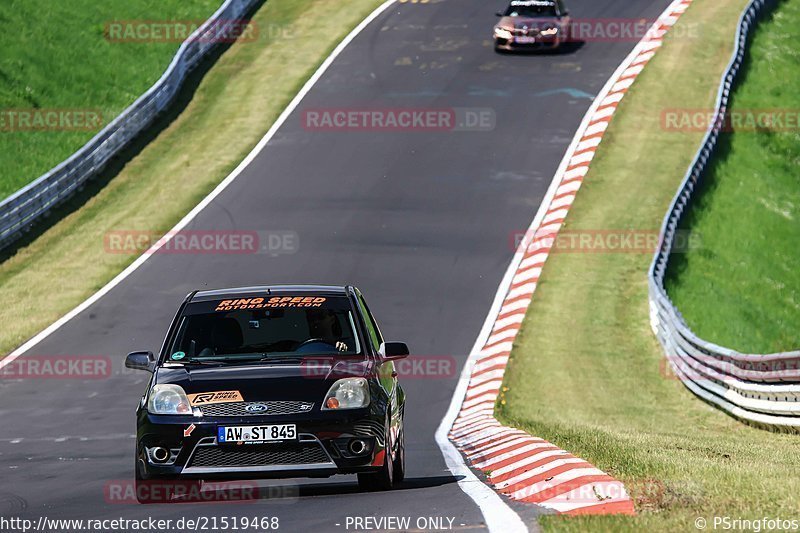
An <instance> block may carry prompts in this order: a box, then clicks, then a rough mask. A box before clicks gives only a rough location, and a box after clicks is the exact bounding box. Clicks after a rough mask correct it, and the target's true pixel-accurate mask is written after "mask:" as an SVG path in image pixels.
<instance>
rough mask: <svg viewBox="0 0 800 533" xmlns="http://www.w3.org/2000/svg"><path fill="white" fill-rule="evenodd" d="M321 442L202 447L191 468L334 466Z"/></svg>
mask: <svg viewBox="0 0 800 533" xmlns="http://www.w3.org/2000/svg"><path fill="white" fill-rule="evenodd" d="M330 462H331V460H330V458H329V457H328V454H327V453H326V452H325V450H324V449H323V448H322V444H320V443H319V442H318V441H309V442H297V443H291V444H269V445H241V446H231V447H228V446H198V447H197V448H196V449H195V453H194V455H192V458H191V461H190V463H189V465H188V467H189V468H235V467H259V466H292V465H307V464H324V463H330Z"/></svg>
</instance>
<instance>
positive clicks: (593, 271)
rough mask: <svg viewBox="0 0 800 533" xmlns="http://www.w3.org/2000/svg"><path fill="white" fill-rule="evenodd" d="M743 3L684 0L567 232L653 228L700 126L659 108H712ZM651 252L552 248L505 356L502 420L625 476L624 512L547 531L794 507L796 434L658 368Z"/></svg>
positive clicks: (672, 523)
mask: <svg viewBox="0 0 800 533" xmlns="http://www.w3.org/2000/svg"><path fill="white" fill-rule="evenodd" d="M746 4H747V1H746V0H732V1H729V2H713V1H708V0H696V1H695V2H694V3H693V4H692V5H691V7H690V8H689V9H688V11H687V12H686V14H685V15H684V16H683V17H682V18H681V20H680V21H679V22H678V24H679V25H684V28H693V31H692V32H691V33H692V34H693V35H696V36H697V37H696V38H687V37H686V32H680V33H682V36H681V37H678V38H675V37H674V35H675V34H674V33H673V34H671V35H668V36H667V38H666V41H665V44H664V47H663V48H662V49H661V50H660V51H659V53H658V54H657V55H656V57H655V58H654V59H653V61H652V62H651V63H650V64H649V65H648V66H647V68H646V69H645V70H644V72H643V73H642V75H641V77H640V78H639V79H638V80H637V82H636V83H635V84H634V85H633V87H632V89H631V91H630V92H629V93H628V95H627V96H626V97H625V99H624V100H623V101H622V104H621V106H620V108H619V110H618V112H617V115H616V116H615V118H614V120H613V122H612V124H611V126H610V128H609V130H608V133H607V134H606V138H605V140H604V141H603V144H602V145H601V146H600V149H599V151H598V152H597V156H596V157H595V159H594V161H593V163H592V168H591V170H590V172H589V174H588V175H587V177H586V180H585V182H584V185H583V188H582V189H581V191H580V193H579V194H578V197H577V199H576V202H575V204H574V206H573V207H572V210H571V212H570V214H569V217H568V219H567V225H566V227H567V228H568V229H569V230H573V231H579V230H582V229H583V230H607V229H611V230H616V229H627V230H643V231H652V230H657V229H658V228H659V227H660V225H661V221H662V219H663V216H664V213H665V212H666V210H667V207H668V205H669V202H670V201H671V199H672V197H673V195H674V193H675V191H676V188H677V186H678V184H679V182H680V179H681V178H682V176H683V175H684V173H685V170H686V167H687V166H688V164H689V162H690V160H691V158H692V157H693V156H694V154H695V152H696V151H697V148H698V146H699V143H700V141H701V138H702V133H699V132H698V133H674V132H670V131H665V130H664V129H663V128H662V127H661V124H660V115H661V110H663V109H676V108H690V109H711V108H712V107H713V104H714V99H715V96H716V91H717V87H718V84H719V79H720V76H721V74H722V72H723V70H724V68H725V66H726V64H727V62H728V60H729V59H730V55H731V52H732V49H733V35H734V31H735V28H736V23H737V19H738V17H739V15H740V13H741V12H742V10H743V9H744V7H745V5H746ZM651 259H652V256H651V255H650V254H649V253H647V254H633V253H619V254H613V253H608V254H597V253H594V254H592V253H586V254H578V253H572V254H566V253H565V254H555V255H552V256H551V257H550V259H549V261H548V263H547V265H546V266H545V268H544V272H543V275H542V277H541V280H540V282H539V288H538V290H537V293H536V297H535V298H534V302H533V304H532V307H531V310H530V312H529V313H528V315H527V317H526V319H525V323H524V325H523V329H522V332H521V333H520V336H519V337H518V339H517V342H516V346H515V348H514V350H513V353H512V359H511V362H510V363H509V369H508V372H507V376H506V383H505V385H506V386H507V387H508V391H507V392H505V396H504V400H503V401H501V402H500V405H499V406H498V416H499V418H500V419H501V420H502V421H503V422H504V423H505V424H509V425H513V426H516V427H520V428H523V429H525V430H527V431H529V432H531V433H532V434H534V435H537V436H539V437H543V438H546V439H549V440H550V441H552V442H554V443H555V444H557V445H558V446H561V447H563V448H565V449H567V450H570V451H571V452H572V453H575V454H577V455H579V456H581V457H583V458H585V459H587V460H589V461H591V462H592V463H594V464H596V465H597V466H598V467H600V468H602V469H604V470H605V471H607V472H609V473H611V474H612V475H615V476H617V477H618V478H619V479H621V480H622V481H624V482H625V483H626V484H627V485H628V487H629V489H630V490H631V492H632V495H633V497H634V500H635V503H636V508H637V510H638V515H637V516H635V517H622V516H605V517H603V516H594V517H558V516H551V517H544V518H543V519H542V521H541V522H542V525H543V527H544V528H545V529H546V530H557V531H598V530H600V531H603V530H613V531H626V530H627V531H651V530H655V531H677V530H695V526H694V524H695V519H696V518H697V517H704V518H706V519H708V520H709V522H708V524H709V528H710V527H711V525H710V524H711V523H712V522H711V517H713V516H715V515H717V516H730V517H748V518H758V519H760V518H761V517H763V516H785V517H793V516H794V515H795V514H796V512H797V498H796V494H797V493H798V491H800V478H798V477H797V476H796V475H795V474H794V472H796V471H797V469H798V467H800V456H799V455H798V451H800V439H798V438H797V437H795V436H790V435H780V434H772V433H768V432H765V431H760V430H756V429H753V428H751V427H748V426H745V425H743V424H740V423H739V422H736V421H735V420H733V419H731V418H729V417H728V416H727V415H725V414H723V413H722V412H720V411H718V410H716V409H714V408H712V407H710V406H708V405H707V404H705V403H703V402H701V401H700V400H698V399H697V398H696V397H695V396H693V395H692V394H691V393H690V392H689V391H688V390H686V389H685V388H684V386H683V385H682V384H681V383H680V382H678V381H676V380H675V379H672V378H671V377H670V376H669V374H666V373H665V372H663V371H662V369H663V368H664V363H663V360H664V356H663V355H662V352H661V348H660V346H659V344H658V342H657V341H656V340H655V338H654V336H653V334H652V331H651V330H650V327H649V313H648V297H647V276H646V272H647V268H648V266H649V263H650V261H651Z"/></svg>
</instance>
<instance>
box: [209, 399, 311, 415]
mask: <svg viewBox="0 0 800 533" xmlns="http://www.w3.org/2000/svg"><path fill="white" fill-rule="evenodd" d="M254 405H266V406H267V410H266V411H261V412H252V411H248V410H247V408H248V407H250V406H254ZM313 408H314V404H313V403H312V402H297V401H277V402H232V403H215V404H211V405H204V406H203V407H201V408H200V410H201V411H202V412H203V416H279V415H296V414H300V413H309V412H311V410H312V409H313Z"/></svg>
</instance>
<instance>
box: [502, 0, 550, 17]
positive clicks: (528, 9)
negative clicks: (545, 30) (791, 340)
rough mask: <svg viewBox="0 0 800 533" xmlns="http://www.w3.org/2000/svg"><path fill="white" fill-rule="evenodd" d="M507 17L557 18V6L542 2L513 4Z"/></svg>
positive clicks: (534, 0)
mask: <svg viewBox="0 0 800 533" xmlns="http://www.w3.org/2000/svg"><path fill="white" fill-rule="evenodd" d="M505 16H507V17H557V16H558V13H557V12H556V6H555V4H552V3H550V2H541V1H536V0H532V1H527V2H525V1H523V2H511V5H510V6H508V9H507V10H506V15H505Z"/></svg>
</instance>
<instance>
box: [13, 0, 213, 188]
mask: <svg viewBox="0 0 800 533" xmlns="http://www.w3.org/2000/svg"><path fill="white" fill-rule="evenodd" d="M8 2H10V4H9V3H8ZM220 5H222V0H189V1H186V0H161V1H159V2H150V1H147V0H106V1H103V2H97V1H94V0H59V1H56V2H54V1H52V0H8V1H7V2H4V5H3V9H2V13H0V49H2V50H3V54H2V56H0V110H3V111H5V110H18V111H25V110H28V111H29V110H33V109H39V110H47V109H73V110H87V109H89V110H97V111H99V112H100V114H101V115H102V124H99V127H96V128H91V130H87V131H71V130H69V129H63V130H61V131H59V130H58V128H56V129H53V130H51V131H24V128H19V129H18V128H17V127H16V126H15V125H14V124H13V123H12V122H11V120H12V119H11V117H10V116H8V115H6V113H5V112H4V113H3V116H2V120H3V124H2V125H0V168H2V169H3V172H2V174H0V199H1V198H5V197H7V196H9V195H10V194H12V193H14V192H16V191H17V190H18V189H19V188H20V187H22V186H24V185H27V184H28V183H29V182H31V181H33V180H34V179H35V178H38V177H39V176H41V175H42V174H44V173H45V172H47V171H48V170H50V169H51V168H53V167H54V166H56V165H57V164H58V163H60V162H61V161H63V160H64V159H66V158H67V157H69V156H70V155H72V153H73V152H75V151H76V150H77V149H78V148H80V147H81V146H83V145H84V144H85V143H86V142H87V141H88V140H89V139H91V138H92V137H93V136H94V135H95V134H96V133H97V132H98V131H100V129H101V128H102V126H103V125H104V124H107V123H108V122H110V121H111V120H112V119H113V118H114V117H116V116H117V115H119V113H120V112H121V111H122V110H123V109H125V108H126V107H127V106H129V105H130V104H132V103H133V102H134V100H136V98H138V97H139V96H140V95H141V94H142V93H144V92H145V91H146V90H147V89H148V88H149V87H150V86H151V85H153V83H155V82H156V80H158V78H159V77H161V74H162V73H163V72H164V70H165V69H166V68H167V65H169V62H170V61H171V60H172V57H173V56H174V55H175V52H176V51H177V50H178V47H179V46H180V43H178V42H127V43H122V42H114V41H112V40H109V39H108V38H107V36H106V34H105V29H106V25H107V24H108V23H110V22H112V21H131V20H150V21H161V20H205V19H207V18H208V17H209V16H211V14H212V13H214V11H215V10H216V9H217V8H218V7H219V6H220ZM76 118H77V117H76Z"/></svg>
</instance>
